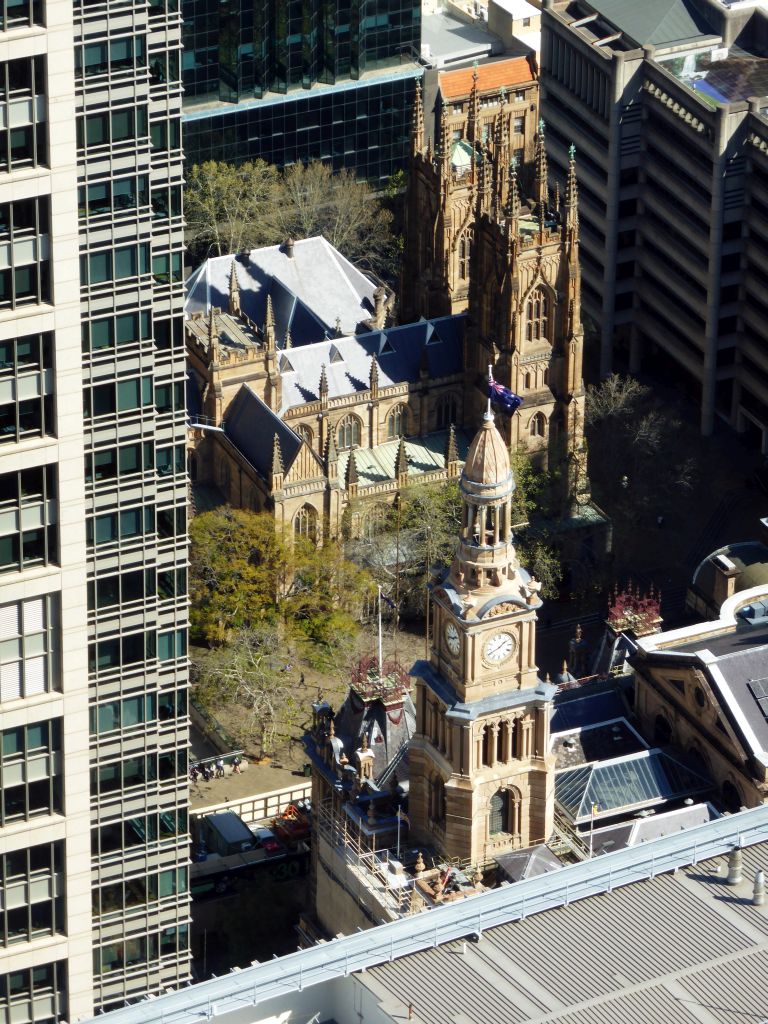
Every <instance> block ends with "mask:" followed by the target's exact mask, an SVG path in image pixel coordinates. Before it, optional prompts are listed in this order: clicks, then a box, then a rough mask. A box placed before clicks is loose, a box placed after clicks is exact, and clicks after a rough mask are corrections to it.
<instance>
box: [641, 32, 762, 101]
mask: <svg viewBox="0 0 768 1024" xmlns="http://www.w3.org/2000/svg"><path fill="white" fill-rule="evenodd" d="M659 63H660V65H661V66H662V67H663V68H665V69H666V70H667V71H669V72H670V74H672V75H674V76H675V78H677V79H679V80H680V81H681V82H683V83H684V84H685V85H687V86H688V87H689V88H690V89H693V90H694V92H695V93H697V95H698V96H699V98H700V99H702V100H703V101H704V103H706V104H707V106H709V107H713V108H714V107H720V106H723V105H724V104H726V103H736V102H739V101H743V100H748V99H750V98H751V97H753V96H756V97H766V96H768V59H766V57H764V56H760V55H759V54H756V53H749V52H747V51H746V50H743V49H741V47H739V46H731V47H730V48H723V49H719V48H715V49H708V50H705V51H703V52H699V53H690V54H687V55H686V56H684V57H670V58H668V59H664V58H659Z"/></svg>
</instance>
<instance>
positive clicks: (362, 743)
mask: <svg viewBox="0 0 768 1024" xmlns="http://www.w3.org/2000/svg"><path fill="white" fill-rule="evenodd" d="M360 749H361V750H367V749H368V733H367V732H366V731H365V730H363V735H362V736H361V737H360Z"/></svg>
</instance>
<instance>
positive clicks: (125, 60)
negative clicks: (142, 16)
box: [75, 35, 147, 78]
mask: <svg viewBox="0 0 768 1024" xmlns="http://www.w3.org/2000/svg"><path fill="white" fill-rule="evenodd" d="M146 63H147V46H146V40H145V38H144V36H141V35H136V36H124V37H123V38H122V39H115V38H112V39H110V40H109V41H107V40H106V39H103V40H101V41H97V42H89V43H86V44H85V45H84V46H78V47H76V48H75V76H76V77H77V78H91V77H92V76H94V75H106V74H108V73H109V72H110V71H111V73H112V74H113V75H114V74H117V73H119V72H125V71H134V70H135V69H136V68H143V67H145V65H146Z"/></svg>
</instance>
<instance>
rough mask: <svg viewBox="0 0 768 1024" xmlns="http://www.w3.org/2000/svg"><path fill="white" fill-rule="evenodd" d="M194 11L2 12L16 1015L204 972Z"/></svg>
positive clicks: (3, 864)
mask: <svg viewBox="0 0 768 1024" xmlns="http://www.w3.org/2000/svg"><path fill="white" fill-rule="evenodd" d="M179 47H180V19H179V14H178V9H177V7H176V6H175V5H174V2H173V0H168V3H167V6H166V5H165V4H164V3H163V2H151V3H150V4H149V5H145V4H141V5H139V4H136V3H133V2H126V0H101V2H93V0H76V2H75V3H74V4H72V3H69V2H64V0H22V2H18V0H4V3H3V4H2V6H0V141H1V143H2V144H0V734H1V735H0V1022H3V1024H11V1022H13V1024H23V1022H27V1021H35V1022H53V1021H60V1020H62V1021H63V1020H67V1021H74V1020H76V1019H77V1018H78V1017H81V1016H84V1015H87V1014H89V1013H90V1012H91V1011H93V1010H95V1009H98V1008H101V1007H107V1006H117V1005H121V1004H122V1003H123V1001H124V1000H125V999H126V998H129V997H130V996H131V995H135V994H138V993H143V992H146V991H148V990H149V991H153V990H154V991H156V990H158V989H160V988H161V987H166V986H168V985H172V984H174V983H177V982H178V981H180V980H183V979H185V978H186V977H187V976H188V973H189V951H188V950H189V941H188V922H189V900H188V895H187V869H186V860H187V787H186V778H187V771H186V763H185V759H186V751H187V705H186V698H187V690H186V687H187V667H186V622H187V598H186V568H185V567H186V521H185V515H186V513H185V507H186V484H185V475H184V410H183V405H184V401H183V399H184V349H183V338H182V325H181V307H182V279H181V278H182V274H181V271H182V266H181V262H182V255H181V254H182V246H183V239H182V221H181V177H182V166H181V149H180V105H181V98H180V92H181V90H180V81H179Z"/></svg>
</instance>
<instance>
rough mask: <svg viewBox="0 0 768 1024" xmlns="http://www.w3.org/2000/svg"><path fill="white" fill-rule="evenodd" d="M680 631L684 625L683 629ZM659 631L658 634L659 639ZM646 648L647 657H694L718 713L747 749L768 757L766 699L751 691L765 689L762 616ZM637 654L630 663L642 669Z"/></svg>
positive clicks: (767, 636) (767, 643) (767, 655)
mask: <svg viewBox="0 0 768 1024" xmlns="http://www.w3.org/2000/svg"><path fill="white" fill-rule="evenodd" d="M683 632H684V631H683ZM663 636H664V634H659V637H658V641H659V644H661V643H663ZM643 646H644V647H645V648H647V649H648V653H647V657H648V659H649V660H650V661H651V662H654V661H656V659H657V658H658V659H661V660H662V661H663V662H665V663H668V662H670V661H671V660H672V659H683V660H684V661H687V662H690V663H693V664H694V665H696V666H697V667H698V668H699V669H701V671H702V672H704V673H705V675H706V676H707V678H708V679H709V682H710V685H711V686H712V688H713V690H714V692H715V694H716V695H717V696H718V699H719V702H720V706H721V708H722V710H723V713H724V714H725V716H726V717H727V718H728V720H729V722H730V724H731V726H732V727H733V728H734V730H735V731H736V733H737V734H738V735H739V736H740V737H741V739H742V742H743V743H744V744H745V747H746V749H747V750H748V751H749V752H750V753H751V754H752V755H753V756H755V757H757V758H759V759H760V760H762V761H764V762H765V761H768V718H766V714H768V701H765V700H763V699H762V698H761V697H758V696H757V695H756V694H757V692H758V691H760V692H762V691H761V687H762V684H763V683H765V686H766V693H768V626H766V624H765V620H761V622H760V623H759V624H758V625H756V626H753V627H752V626H740V627H738V628H735V629H734V628H733V627H731V628H729V629H727V630H724V631H723V632H722V633H720V634H715V635H713V636H706V635H702V636H699V637H698V638H696V639H693V640H686V639H685V638H682V639H681V640H680V642H678V643H676V644H670V645H668V646H667V645H665V646H661V645H659V646H658V647H653V646H651V645H649V644H647V643H646V644H644V645H643ZM644 660H645V659H643V658H639V659H637V660H636V662H635V664H636V665H637V666H638V668H640V669H642V665H643V661H644Z"/></svg>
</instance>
